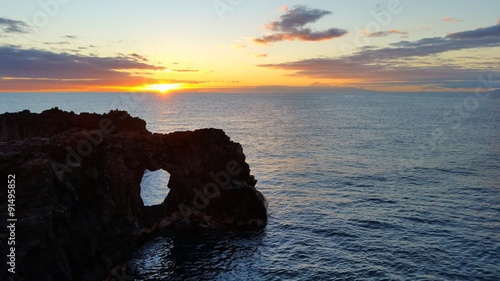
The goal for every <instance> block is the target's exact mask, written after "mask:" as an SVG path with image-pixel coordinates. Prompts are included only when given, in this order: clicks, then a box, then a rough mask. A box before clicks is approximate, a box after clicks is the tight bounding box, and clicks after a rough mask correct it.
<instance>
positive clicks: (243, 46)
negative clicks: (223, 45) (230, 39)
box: [231, 44, 247, 49]
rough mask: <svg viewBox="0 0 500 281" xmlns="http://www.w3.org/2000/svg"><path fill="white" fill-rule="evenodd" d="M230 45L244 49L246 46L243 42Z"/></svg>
mask: <svg viewBox="0 0 500 281" xmlns="http://www.w3.org/2000/svg"><path fill="white" fill-rule="evenodd" d="M231 47H233V48H236V49H244V48H246V47H247V45H245V44H231Z"/></svg>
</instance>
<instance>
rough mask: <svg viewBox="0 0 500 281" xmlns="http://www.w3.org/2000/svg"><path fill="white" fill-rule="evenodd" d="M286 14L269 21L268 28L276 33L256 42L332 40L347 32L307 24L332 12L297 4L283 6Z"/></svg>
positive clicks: (255, 40)
mask: <svg viewBox="0 0 500 281" xmlns="http://www.w3.org/2000/svg"><path fill="white" fill-rule="evenodd" d="M282 9H283V10H284V11H285V14H283V15H281V16H280V18H279V20H277V21H273V22H271V23H269V24H268V25H267V26H266V28H267V29H268V30H271V31H274V32H276V33H274V34H270V35H265V36H263V37H261V38H256V39H254V42H255V43H259V44H269V43H273V42H279V41H284V40H288V41H293V40H300V41H323V40H331V39H334V38H337V37H341V36H343V35H345V34H347V30H344V29H339V28H330V29H327V30H322V31H314V30H312V29H310V28H308V27H305V26H306V25H307V24H310V23H314V22H316V21H318V20H319V19H321V18H322V17H324V16H326V15H331V14H332V12H330V11H327V10H320V9H311V8H308V7H306V6H295V7H293V8H292V9H289V8H287V7H284V8H282Z"/></svg>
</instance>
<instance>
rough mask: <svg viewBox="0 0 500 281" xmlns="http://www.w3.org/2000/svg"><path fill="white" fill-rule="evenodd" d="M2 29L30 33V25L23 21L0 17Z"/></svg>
mask: <svg viewBox="0 0 500 281" xmlns="http://www.w3.org/2000/svg"><path fill="white" fill-rule="evenodd" d="M0 29H2V30H3V31H4V32H6V33H28V32H29V31H30V27H29V26H28V25H27V24H26V23H25V22H23V21H18V20H11V19H7V18H0Z"/></svg>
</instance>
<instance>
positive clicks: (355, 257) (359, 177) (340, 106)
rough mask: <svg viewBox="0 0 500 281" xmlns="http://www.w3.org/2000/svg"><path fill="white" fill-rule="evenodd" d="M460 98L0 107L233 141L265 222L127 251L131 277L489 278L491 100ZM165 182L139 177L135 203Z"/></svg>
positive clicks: (493, 254) (497, 110)
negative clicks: (111, 118) (207, 130)
mask: <svg viewBox="0 0 500 281" xmlns="http://www.w3.org/2000/svg"><path fill="white" fill-rule="evenodd" d="M470 96H473V94H360V95H352V94H349V95H344V94H334V95H325V94H321V95H317V94H302V95H299V94H296V95H243V94H241V95H224V94H186V95H180V94H178V95H167V96H157V95H130V94H84V93H80V94H63V93H59V94H25V95H22V97H21V98H19V95H12V94H0V101H1V104H0V111H2V112H4V111H19V110H22V109H25V108H28V109H30V110H32V111H38V112H39V111H41V110H43V109H47V108H50V107H53V106H58V107H59V108H61V109H64V110H73V111H75V112H81V111H90V112H94V111H96V112H99V113H103V112H107V111H109V110H110V109H115V108H120V109H127V110H129V112H131V114H132V115H134V116H138V117H141V118H143V119H145V120H146V121H147V122H148V129H149V130H150V131H154V132H160V133H166V132H172V131H177V130H193V129H197V128H204V127H215V128H221V129H224V130H225V131H226V133H227V134H228V135H229V136H230V137H231V138H232V139H233V140H234V141H237V142H240V143H241V144H242V145H243V148H244V152H245V154H246V155H247V162H248V163H249V164H250V167H251V168H252V173H253V174H254V175H255V176H256V178H257V179H258V180H259V181H258V183H257V188H258V189H259V190H260V191H262V192H263V193H264V195H265V196H266V197H267V199H268V200H269V203H270V205H269V224H268V226H267V227H266V228H265V229H264V230H262V231H256V232H235V231H215V230H213V231H206V230H204V231H195V230H193V231H188V232H186V231H169V232H165V233H163V234H162V235H160V236H158V237H156V238H154V239H153V240H151V241H148V242H147V243H145V244H144V245H142V246H141V247H140V248H138V249H137V251H136V252H135V253H134V254H133V257H132V258H131V260H130V263H129V266H128V271H129V273H130V274H132V275H134V276H136V278H137V279H138V280H500V267H499V266H498V264H499V262H500V145H499V144H500V99H499V98H498V97H494V96H492V97H490V98H489V99H488V100H486V101H481V103H480V104H479V107H478V108H477V109H475V110H472V111H470V112H467V113H468V114H467V115H464V114H462V115H463V116H462V115H460V116H459V118H451V117H456V116H458V115H457V114H458V113H456V112H455V109H454V108H455V105H457V104H458V105H460V104H463V101H464V99H465V98H467V97H470ZM437 130H439V131H440V132H441V133H442V136H441V137H439V138H437V140H439V141H435V140H436V138H435V137H433V133H436V132H437ZM433 140H434V142H433ZM432 143H434V144H432ZM167 181H168V177H167V176H166V175H165V174H163V175H161V173H160V174H158V175H157V174H148V175H146V176H145V180H144V181H143V189H144V190H143V198H144V200H145V203H146V204H155V203H158V202H161V201H162V200H163V198H164V196H165V194H166V193H167V190H166V189H165V186H164V185H165V184H166V182H167Z"/></svg>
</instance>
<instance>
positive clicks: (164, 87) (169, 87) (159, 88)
mask: <svg viewBox="0 0 500 281" xmlns="http://www.w3.org/2000/svg"><path fill="white" fill-rule="evenodd" d="M182 88H183V87H182V85H181V84H179V83H175V84H146V85H142V86H139V87H134V90H138V91H147V92H159V93H161V94H166V93H168V92H171V91H173V90H180V89H182Z"/></svg>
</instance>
